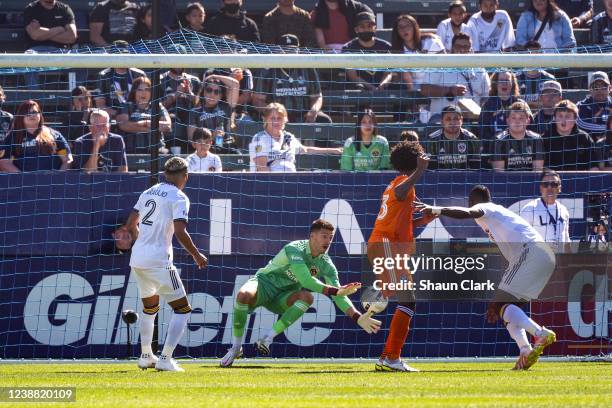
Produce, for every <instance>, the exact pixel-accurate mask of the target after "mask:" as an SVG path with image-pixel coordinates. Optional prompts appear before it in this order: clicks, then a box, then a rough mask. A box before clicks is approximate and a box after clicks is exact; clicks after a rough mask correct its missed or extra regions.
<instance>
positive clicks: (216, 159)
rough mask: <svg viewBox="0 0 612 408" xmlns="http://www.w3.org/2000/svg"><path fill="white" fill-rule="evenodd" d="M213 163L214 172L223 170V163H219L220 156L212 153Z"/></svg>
mask: <svg viewBox="0 0 612 408" xmlns="http://www.w3.org/2000/svg"><path fill="white" fill-rule="evenodd" d="M211 154H212V153H211ZM212 157H213V163H214V167H215V173H221V172H222V171H223V163H221V157H219V156H218V155H216V154H215V155H213V156H212Z"/></svg>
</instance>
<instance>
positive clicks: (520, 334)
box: [506, 323, 531, 349]
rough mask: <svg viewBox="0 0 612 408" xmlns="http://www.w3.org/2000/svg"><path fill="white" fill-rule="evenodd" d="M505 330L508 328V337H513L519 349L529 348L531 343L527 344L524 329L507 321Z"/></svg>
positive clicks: (527, 340)
mask: <svg viewBox="0 0 612 408" xmlns="http://www.w3.org/2000/svg"><path fill="white" fill-rule="evenodd" d="M506 330H508V333H510V337H512V339H514V341H515V342H516V344H517V345H518V346H519V349H522V348H523V347H528V348H531V345H530V344H529V339H527V333H526V332H525V329H521V328H520V327H518V326H517V325H515V324H512V323H508V324H507V325H506Z"/></svg>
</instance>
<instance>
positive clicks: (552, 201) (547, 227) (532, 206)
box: [520, 169, 570, 252]
mask: <svg viewBox="0 0 612 408" xmlns="http://www.w3.org/2000/svg"><path fill="white" fill-rule="evenodd" d="M559 193H561V176H560V175H559V173H557V172H556V171H554V170H550V169H545V170H544V171H543V172H542V175H541V176H540V197H538V198H535V199H533V200H531V201H529V202H528V203H527V204H525V206H524V207H523V208H521V210H520V215H521V217H523V218H524V219H525V221H527V222H528V223H529V224H530V225H531V226H532V227H533V228H534V229H535V230H536V231H538V232H539V233H540V235H542V237H543V238H544V241H545V242H548V243H550V245H551V247H552V248H553V250H555V252H562V251H563V250H565V249H568V248H567V246H564V244H563V243H569V242H570V236H569V219H570V216H569V211H568V210H567V208H566V207H565V206H564V205H563V204H562V203H561V202H559V201H557V197H558V196H559Z"/></svg>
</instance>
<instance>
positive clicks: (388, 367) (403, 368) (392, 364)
mask: <svg viewBox="0 0 612 408" xmlns="http://www.w3.org/2000/svg"><path fill="white" fill-rule="evenodd" d="M379 362H380V360H379ZM377 366H378V364H377ZM379 371H396V372H405V373H418V372H419V370H417V369H416V368H413V367H410V366H409V365H408V364H406V363H404V362H403V361H402V359H401V358H398V359H397V360H394V361H391V360H389V359H388V358H385V359H384V360H383V361H382V364H380V370H379Z"/></svg>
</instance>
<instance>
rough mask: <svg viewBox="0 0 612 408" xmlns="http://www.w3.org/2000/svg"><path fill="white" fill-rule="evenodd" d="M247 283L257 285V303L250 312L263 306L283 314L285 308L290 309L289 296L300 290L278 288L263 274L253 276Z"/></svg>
mask: <svg viewBox="0 0 612 408" xmlns="http://www.w3.org/2000/svg"><path fill="white" fill-rule="evenodd" d="M247 284H249V285H256V286H257V303H255V306H254V307H253V308H252V309H251V310H249V312H252V311H253V310H255V309H256V308H258V307H259V306H263V307H265V308H266V309H268V310H269V311H271V312H272V313H275V314H279V315H280V314H283V313H284V312H285V310H287V309H289V306H287V299H288V298H289V296H291V295H292V294H294V293H295V292H298V291H299V289H293V288H292V289H289V290H287V289H280V288H277V287H276V286H274V284H272V282H270V280H269V279H268V278H266V277H265V276H263V275H255V276H253V277H252V278H250V279H249V280H248V281H247Z"/></svg>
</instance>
